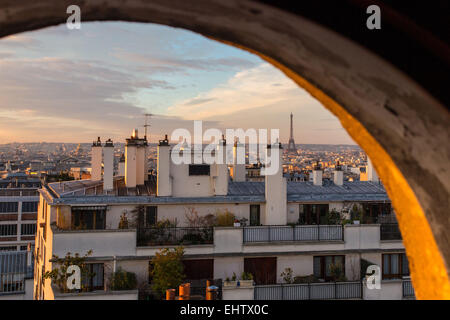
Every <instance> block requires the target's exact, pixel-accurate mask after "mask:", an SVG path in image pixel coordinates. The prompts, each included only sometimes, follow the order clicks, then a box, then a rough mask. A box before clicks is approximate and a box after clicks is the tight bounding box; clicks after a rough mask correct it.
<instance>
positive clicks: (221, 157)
mask: <svg viewBox="0 0 450 320" xmlns="http://www.w3.org/2000/svg"><path fill="white" fill-rule="evenodd" d="M226 152H227V141H226V140H225V137H224V136H223V135H222V140H220V141H219V144H218V145H217V149H216V163H215V166H216V173H217V176H216V177H215V181H214V193H215V195H216V196H226V195H227V193H228V177H229V175H228V164H227V161H226V160H227V159H226V157H227V155H226Z"/></svg>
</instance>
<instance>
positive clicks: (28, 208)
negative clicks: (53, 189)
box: [22, 201, 38, 212]
mask: <svg viewBox="0 0 450 320" xmlns="http://www.w3.org/2000/svg"><path fill="white" fill-rule="evenodd" d="M37 210H38V202H35V201H33V202H22V212H37Z"/></svg>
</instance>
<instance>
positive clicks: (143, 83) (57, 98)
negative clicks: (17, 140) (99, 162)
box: [0, 57, 173, 139]
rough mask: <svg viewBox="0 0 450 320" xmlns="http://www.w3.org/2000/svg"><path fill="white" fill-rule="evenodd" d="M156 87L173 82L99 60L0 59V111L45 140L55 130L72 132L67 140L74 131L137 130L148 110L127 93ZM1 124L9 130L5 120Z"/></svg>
mask: <svg viewBox="0 0 450 320" xmlns="http://www.w3.org/2000/svg"><path fill="white" fill-rule="evenodd" d="M153 88H163V89H173V86H171V85H170V84H168V83H167V82H166V81H163V80H158V79H149V78H148V77H142V76H137V75H134V74H133V73H128V72H125V71H123V70H118V69H115V68H112V67H110V66H108V65H107V64H104V63H102V62H99V61H86V60H85V61H81V60H73V61H72V60H68V59H61V58H48V57H45V58H38V59H13V60H8V61H3V60H0V96H1V97H2V100H1V102H0V114H3V115H4V116H5V115H7V116H8V117H9V118H15V119H17V121H19V122H20V123H21V125H23V127H22V128H23V130H25V129H27V128H28V129H29V130H31V129H35V130H36V131H35V132H39V133H40V134H41V135H47V138H48V136H51V135H53V134H57V132H58V131H57V130H56V129H58V130H60V131H61V132H70V134H69V135H68V138H69V139H72V138H73V134H74V132H76V131H78V133H77V134H79V137H77V138H78V139H83V138H85V137H86V134H87V133H88V132H93V131H95V130H105V129H107V130H108V131H109V132H111V134H113V135H115V134H117V135H118V134H121V133H123V131H124V128H126V126H128V127H129V128H133V127H134V126H135V123H136V119H141V118H142V114H143V112H144V111H145V110H144V109H142V108H140V107H138V106H136V105H135V104H134V103H132V102H130V99H128V96H133V95H134V94H136V92H138V91H139V90H149V89H153ZM1 122H2V124H1V125H3V126H7V127H10V128H11V126H9V125H8V123H7V122H6V121H1ZM5 122H6V123H5ZM28 122H29V123H28ZM64 128H66V129H64ZM11 129H12V130H14V128H11ZM76 129H78V130H76ZM30 134H31V136H32V137H35V136H36V135H35V134H32V132H31V131H30ZM60 134H61V133H60ZM127 135H128V133H127ZM56 137H57V136H56ZM54 138H55V137H54Z"/></svg>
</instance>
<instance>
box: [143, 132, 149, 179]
mask: <svg viewBox="0 0 450 320" xmlns="http://www.w3.org/2000/svg"><path fill="white" fill-rule="evenodd" d="M148 155H149V150H148V143H147V137H145V145H144V182H145V181H148Z"/></svg>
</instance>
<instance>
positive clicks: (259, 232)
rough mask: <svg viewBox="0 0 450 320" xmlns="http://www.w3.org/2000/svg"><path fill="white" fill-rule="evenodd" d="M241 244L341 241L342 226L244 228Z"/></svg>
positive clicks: (342, 235) (342, 238) (342, 236)
mask: <svg viewBox="0 0 450 320" xmlns="http://www.w3.org/2000/svg"><path fill="white" fill-rule="evenodd" d="M243 232H244V235H243V242H244V243H254V242H281V241H299V242H301V241H317V242H320V241H335V240H336V241H343V240H344V233H343V226H342V225H297V226H261V227H244V228H243Z"/></svg>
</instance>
